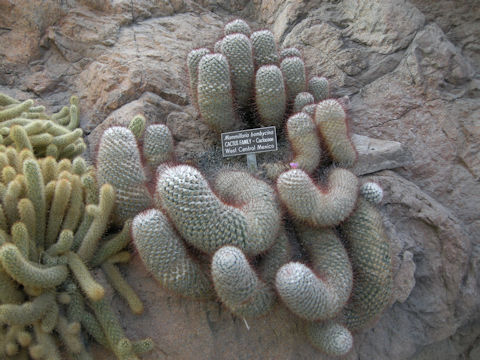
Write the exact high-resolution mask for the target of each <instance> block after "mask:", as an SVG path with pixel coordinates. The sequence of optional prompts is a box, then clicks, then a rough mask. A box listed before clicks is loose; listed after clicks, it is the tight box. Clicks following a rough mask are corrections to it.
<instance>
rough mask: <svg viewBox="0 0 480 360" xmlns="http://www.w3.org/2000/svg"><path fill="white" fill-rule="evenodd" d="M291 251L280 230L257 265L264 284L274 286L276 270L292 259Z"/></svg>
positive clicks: (286, 238) (288, 242)
mask: <svg viewBox="0 0 480 360" xmlns="http://www.w3.org/2000/svg"><path fill="white" fill-rule="evenodd" d="M292 254H293V250H292V246H291V245H290V241H289V240H288V236H287V234H286V233H285V230H283V229H281V230H280V232H279V235H278V236H277V239H276V240H275V243H274V244H273V245H272V247H271V248H270V249H268V251H267V252H266V253H265V254H264V255H263V256H262V258H261V260H260V263H259V265H258V273H259V274H260V276H261V278H262V280H263V281H265V283H266V284H267V285H269V286H271V287H274V286H275V276H276V275H277V271H278V269H280V268H281V267H282V265H285V264H286V263H288V262H289V261H290V259H291V258H292Z"/></svg>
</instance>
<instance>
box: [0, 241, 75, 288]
mask: <svg viewBox="0 0 480 360" xmlns="http://www.w3.org/2000/svg"><path fill="white" fill-rule="evenodd" d="M0 262H1V264H2V265H3V268H4V270H5V271H6V272H7V273H8V274H9V275H10V276H11V277H12V278H13V279H15V280H16V281H17V282H19V283H20V284H22V285H25V286H32V287H39V288H51V287H55V286H58V285H60V284H61V283H62V282H64V281H65V279H66V278H67V276H68V270H67V268H66V267H65V266H64V265H57V266H52V267H47V268H44V267H39V266H36V265H34V264H33V263H30V262H29V261H28V260H27V259H25V258H24V257H23V255H22V253H21V252H20V250H18V248H17V247H16V246H15V245H13V244H11V243H5V244H3V245H2V246H1V247H0Z"/></svg>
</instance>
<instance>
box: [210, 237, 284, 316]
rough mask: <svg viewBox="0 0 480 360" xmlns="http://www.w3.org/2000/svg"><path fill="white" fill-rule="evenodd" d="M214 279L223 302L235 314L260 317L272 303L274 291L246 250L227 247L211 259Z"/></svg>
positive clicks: (218, 251)
mask: <svg viewBox="0 0 480 360" xmlns="http://www.w3.org/2000/svg"><path fill="white" fill-rule="evenodd" d="M211 270H212V278H213V283H214V286H215V291H216V292H217V295H218V296H219V297H220V300H221V301H222V303H223V304H224V305H225V306H226V307H227V308H228V309H229V310H230V311H232V312H233V313H234V314H235V315H238V316H242V317H257V316H261V315H264V314H265V313H267V312H268V311H269V310H270V308H271V307H272V305H273V302H274V299H275V296H274V293H273V291H272V290H271V289H270V288H268V286H267V285H266V284H265V283H264V282H263V281H261V280H260V279H259V278H258V276H257V274H256V273H255V271H254V270H253V269H252V267H251V266H250V264H249V262H248V260H247V258H246V257H245V255H244V254H243V252H242V251H241V250H240V249H238V248H236V247H234V246H224V247H222V248H220V249H218V250H217V252H215V254H214V255H213V258H212V269H211Z"/></svg>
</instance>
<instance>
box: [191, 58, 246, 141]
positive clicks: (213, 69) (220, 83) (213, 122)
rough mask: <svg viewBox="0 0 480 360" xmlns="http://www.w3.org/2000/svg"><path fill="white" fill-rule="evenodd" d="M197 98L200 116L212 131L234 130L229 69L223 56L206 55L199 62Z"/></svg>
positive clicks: (234, 121) (234, 119) (234, 122)
mask: <svg viewBox="0 0 480 360" xmlns="http://www.w3.org/2000/svg"><path fill="white" fill-rule="evenodd" d="M197 96H198V108H199V111H200V115H201V116H202V118H203V120H205V122H206V123H207V125H208V126H209V127H210V128H211V129H212V130H213V131H215V132H217V133H221V132H225V131H229V130H233V129H234V128H235V126H236V125H237V124H236V118H235V111H234V109H233V98H232V84H231V80H230V68H229V66H228V61H227V58H226V57H225V56H224V55H222V54H207V55H204V56H203V57H202V59H201V60H200V63H199V64H198V86H197Z"/></svg>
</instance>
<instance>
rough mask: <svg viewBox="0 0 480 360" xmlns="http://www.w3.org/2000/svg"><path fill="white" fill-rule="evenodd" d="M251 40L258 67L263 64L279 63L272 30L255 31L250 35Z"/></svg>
mask: <svg viewBox="0 0 480 360" xmlns="http://www.w3.org/2000/svg"><path fill="white" fill-rule="evenodd" d="M250 40H251V41H252V46H253V56H254V60H255V67H256V68H259V67H260V66H263V65H278V60H279V56H278V53H277V44H276V43H275V37H274V36H273V33H272V32H271V31H270V30H260V31H255V32H254V33H252V35H250Z"/></svg>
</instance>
